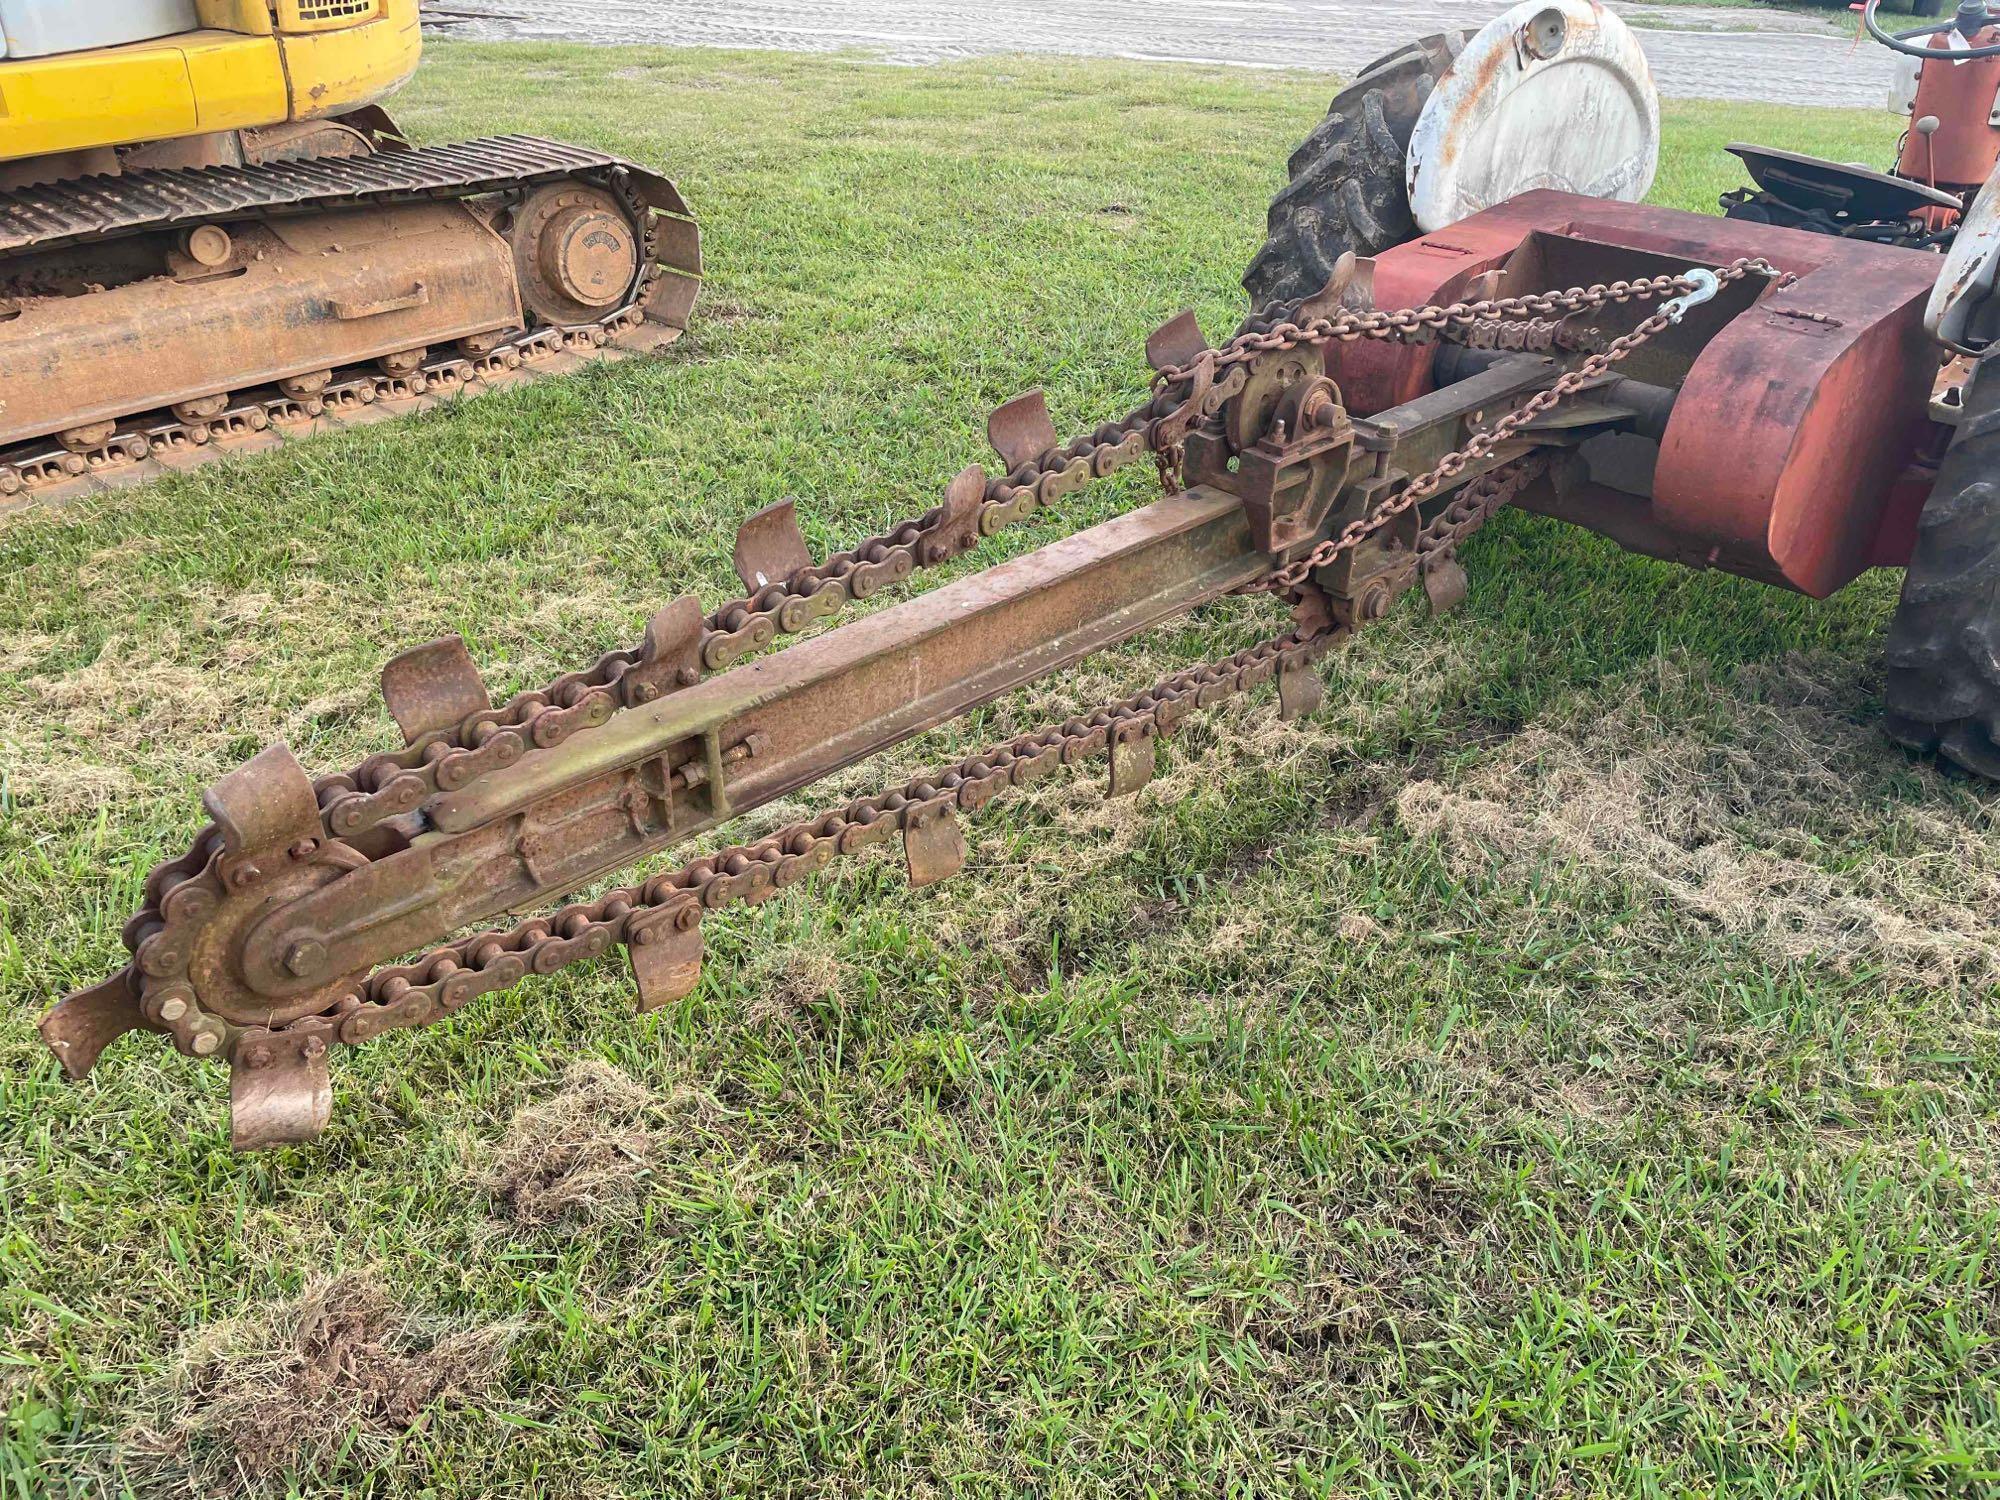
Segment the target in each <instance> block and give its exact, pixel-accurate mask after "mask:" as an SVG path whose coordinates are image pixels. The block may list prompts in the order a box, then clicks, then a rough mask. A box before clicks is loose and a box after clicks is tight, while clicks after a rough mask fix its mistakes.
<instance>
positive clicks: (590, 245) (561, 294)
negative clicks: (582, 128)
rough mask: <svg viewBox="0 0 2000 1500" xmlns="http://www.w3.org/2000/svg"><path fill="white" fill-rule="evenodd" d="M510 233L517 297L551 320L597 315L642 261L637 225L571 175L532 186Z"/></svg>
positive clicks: (623, 294)
mask: <svg viewBox="0 0 2000 1500" xmlns="http://www.w3.org/2000/svg"><path fill="white" fill-rule="evenodd" d="M508 238H509V239H510V240H511V241H512V243H513V246H514V268H515V271H516V273H517V274H518V275H519V276H520V278H521V300H522V301H523V302H525V303H526V304H527V305H528V306H529V307H530V308H531V309H533V310H534V312H535V313H536V314H537V315H538V316H539V317H540V318H541V319H542V320H543V321H545V322H549V323H559V324H567V323H589V322H594V321H595V320H597V319H598V318H601V317H602V316H604V314H605V313H607V312H609V311H610V310H611V309H612V308H614V307H617V306H618V305H619V304H621V303H623V302H624V301H626V300H627V299H628V298H629V297H630V296H631V294H632V291H633V289H634V288H635V287H636V286H637V284H638V280H639V272H640V271H641V269H642V268H643V266H644V263H645V246H644V244H643V243H642V242H641V239H640V235H639V231H638V229H637V227H636V226H634V224H633V223H632V220H631V218H630V217H629V216H628V215H627V214H626V212H625V209H624V207H623V206H622V205H621V204H620V203H619V202H618V200H617V199H616V198H614V197H613V196H612V195H611V194H609V193H607V192H605V191H603V190H602V189H601V188H592V187H584V186H581V185H580V184H576V183H552V184H551V185H549V186H548V187H545V188H541V189H538V190H537V191H536V192H534V193H533V194H531V195H530V196H529V198H528V200H527V202H525V203H523V204H522V205H521V207H520V209H519V211H518V212H516V213H515V215H514V227H513V229H512V231H511V232H510V233H509V235H508Z"/></svg>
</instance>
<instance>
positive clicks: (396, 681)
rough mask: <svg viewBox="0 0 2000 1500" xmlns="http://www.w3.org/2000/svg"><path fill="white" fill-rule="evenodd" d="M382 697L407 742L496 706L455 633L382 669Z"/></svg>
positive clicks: (393, 661)
mask: <svg viewBox="0 0 2000 1500" xmlns="http://www.w3.org/2000/svg"><path fill="white" fill-rule="evenodd" d="M382 699H383V701H384V702H385V703H387V704H388V706H389V717H390V718H392V719H394V720H395V721H396V727H397V728H398V729H400V730H402V731H403V743H404V744H406V745H414V744H415V743H416V742H417V741H418V740H420V739H422V738H423V737H424V736H425V735H428V734H434V733H436V732H438V731H439V730H444V729H449V728H451V727H452V726H453V725H454V724H457V723H459V722H460V721H462V720H464V719H467V718H470V717H471V716H472V715H473V714H476V713H484V712H485V711H486V710H487V709H489V708H491V707H492V706H493V700H492V699H491V698H489V697H488V696H487V694H486V683H485V682H484V680H483V679H481V677H480V675H479V668H478V667H476V666H474V665H473V663H472V653H471V652H469V651H467V650H466V649H465V640H464V638H463V637H462V636H456V635H447V636H440V637H439V638H438V639H437V640H434V641H432V642H431V643H430V644H428V645H425V646H416V647H413V648H412V649H410V650H408V651H405V652H403V653H402V654H401V655H400V656H397V657H394V658H392V659H391V660H390V661H389V662H388V664H387V665H385V666H384V667H383V668H382ZM314 810H315V813H317V810H318V804H317V803H315V804H314Z"/></svg>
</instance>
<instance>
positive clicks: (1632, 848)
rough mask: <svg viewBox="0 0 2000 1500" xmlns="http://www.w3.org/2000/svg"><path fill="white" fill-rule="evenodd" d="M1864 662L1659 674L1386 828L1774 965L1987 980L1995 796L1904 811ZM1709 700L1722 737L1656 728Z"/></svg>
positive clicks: (1995, 875) (1927, 801) (1999, 927)
mask: <svg viewBox="0 0 2000 1500" xmlns="http://www.w3.org/2000/svg"><path fill="white" fill-rule="evenodd" d="M1865 671H1866V668H1865V667H1864V666H1862V665H1861V664H1857V663H1853V662H1849V661H1845V660H1838V659H1831V658H1808V657H1795V658H1791V659H1788V660H1786V661H1784V662H1782V663H1778V664H1775V665H1770V666H1760V667H1754V668H1746V669H1743V670H1742V671H1739V672H1738V673H1736V674H1735V681H1734V683H1733V685H1732V684H1729V683H1712V682H1707V681H1700V680H1697V679H1696V677H1695V675H1694V674H1692V673H1691V672H1689V670H1688V669H1686V668H1684V667H1677V666H1674V665H1672V664H1665V663H1663V664H1662V667H1661V675H1660V678H1659V679H1658V680H1657V681H1655V682H1653V683H1651V684H1646V685H1635V686H1634V687H1633V688H1632V689H1631V690H1629V691H1628V692H1627V693H1626V694H1625V695H1624V696H1623V697H1622V698H1621V699H1620V700H1618V701H1617V702H1616V703H1614V704H1613V706H1612V707H1611V708H1610V709H1609V710H1608V711H1605V712H1603V713H1602V715H1601V716H1599V715H1595V714H1593V715H1592V716H1591V717H1590V719H1589V721H1588V722H1560V721H1556V720H1548V721H1544V722H1540V723H1537V724H1533V725H1530V726H1529V727H1528V729H1526V730H1525V731H1524V732H1523V733H1522V734H1520V735H1519V736H1517V737H1516V738H1514V739H1513V740H1511V741H1510V742H1509V743H1507V744H1506V745H1505V746H1504V747H1502V748H1501V749H1500V750H1499V751H1498V752H1497V753H1496V754H1494V755H1493V756H1492V757H1491V758H1490V759H1489V760H1488V761H1486V762H1485V763H1484V764H1482V765H1480V766H1479V767H1478V768H1477V769H1475V770H1474V771H1473V772H1472V773H1471V774H1469V775H1468V776H1466V777H1465V778H1464V779H1463V780H1461V781H1459V782H1457V783H1456V784H1452V785H1447V784H1445V783H1443V782H1439V781H1419V782H1415V783H1412V784H1411V785H1410V786H1408V787H1406V788H1404V789H1403V791H1402V792H1401V794H1400V795H1399V796H1398V797H1397V799H1396V812H1397V817H1398V820H1399V821H1400V822H1401V824H1402V825H1403V826H1404V827H1405V828H1406V829H1408V830H1409V831H1410V832H1412V833H1414V834H1416V835H1418V836H1420V837H1426V838H1434V839H1436V840H1437V841H1438V843H1439V845H1440V846H1441V848H1442V850H1443V852H1444V854H1445V857H1446V859H1447V861H1448V862H1449V863H1450V864H1451V865H1452V866H1453V868H1454V869H1456V870H1458V871H1460V872H1461V873H1466V872H1471V871H1475V870H1485V869H1490V868H1492V867H1494V866H1495V865H1496V864H1497V865H1498V866H1499V867H1500V868H1502V869H1503V870H1511V871H1518V870H1521V869H1524V868H1529V867H1532V866H1534V865H1536V864H1538V863H1543V862H1547V861H1551V860H1553V861H1556V862H1558V863H1562V864H1568V865H1574V866H1579V867H1582V868H1584V869H1587V870H1591V871H1594V872H1597V873H1599V874H1602V875H1604V876H1607V877H1611V878H1616V879H1621V880H1624V881H1628V882H1631V883H1633V884H1635V885H1636V886H1638V887H1639V888H1641V889H1642V890H1645V891H1647V892H1649V893H1650V894H1651V895H1652V896H1654V897H1655V898H1656V899H1657V900H1658V902H1659V903H1660V904H1661V905H1662V906H1663V907H1665V908H1667V909H1670V910H1672V911H1675V912H1678V913H1681V914H1684V915H1687V916H1692V917H1694V918H1697V919H1699V920H1701V921H1704V922H1709V923H1713V924H1715V925H1716V926H1717V927H1720V928H1721V929H1723V930H1724V931H1727V932H1730V933H1735V934H1742V935H1746V936H1748V937H1749V938H1751V939H1752V940H1753V941H1754V942H1756V943H1757V944H1758V945H1760V946H1761V947H1763V948H1765V949H1766V950H1767V951H1769V952H1770V953H1771V954H1772V955H1773V956H1774V957H1778V958H1781V959H1784V960H1790V961H1810V962H1818V963H1828V964H1832V965H1834V966H1835V967H1836V968H1839V969H1852V968H1854V967H1855V966H1857V965H1860V964H1864V963H1867V964H1874V965H1878V966H1880V968H1881V969H1882V970H1883V971H1884V972H1885V974H1886V975H1887V976H1888V977H1889V978H1890V979H1891V980H1892V981H1897V982H1902V983H1911V984H1949V983H1953V982H1958V983H1991V982H1993V981H1995V980H1996V979H2000V839H1996V838H1995V836H1994V835H1995V824H1996V821H2000V818H1997V817H1996V803H1995V801H1994V798H1993V796H1992V794H1991V793H1990V792H1977V791H1972V790H1969V789H1967V790H1961V791H1960V792H1959V793H1958V794H1957V795H1947V794H1946V792H1947V789H1946V787H1945V786H1944V784H1943V783H1942V782H1941V781H1939V782H1937V784H1936V785H1935V786H1932V785H1930V784H1929V783H1931V782H1933V781H1935V780H1936V778H1934V777H1933V776H1932V775H1931V773H1929V772H1919V773H1918V774H1919V775H1921V776H1922V777H1923V778H1924V780H1925V782H1926V787H1925V791H1926V793H1927V795H1925V796H1922V797H1920V798H1919V797H1904V796H1899V795H1898V794H1897V792H1896V789H1895V781H1896V778H1898V777H1899V776H1901V777H1907V776H1908V775H1909V774H1910V768H1909V765H1908V763H1907V762H1905V761H1903V760H1902V759H1901V758H1900V755H1899V752H1896V751H1894V750H1893V749H1891V748H1890V747H1888V746H1887V745H1885V744H1883V743H1882V741H1881V739H1880V738H1879V736H1878V735H1877V734H1876V732H1875V730H1874V728H1873V727H1872V725H1871V724H1870V723H1868V722H1867V712H1868V710H1867V704H1866V688H1865V686H1864V681H1865V679H1864V676H1863V674H1864V672H1865ZM1690 694H1704V695H1709V696H1710V697H1711V698H1712V699H1713V701H1714V702H1715V704H1716V706H1717V710H1718V712H1720V713H1721V714H1723V715H1724V717H1725V720H1726V722H1725V724H1724V725H1723V732H1722V733H1720V734H1709V733H1705V732H1702V729H1701V728H1700V727H1699V726H1697V727H1695V728H1693V729H1690V728H1689V726H1686V725H1683V724H1678V723H1664V722H1662V720H1661V716H1660V714H1659V712H1658V711H1657V709H1656V708H1655V707H1651V706H1649V705H1656V704H1658V703H1660V702H1661V701H1663V700H1665V701H1674V700H1676V699H1684V698H1685V697H1686V696H1687V695H1690Z"/></svg>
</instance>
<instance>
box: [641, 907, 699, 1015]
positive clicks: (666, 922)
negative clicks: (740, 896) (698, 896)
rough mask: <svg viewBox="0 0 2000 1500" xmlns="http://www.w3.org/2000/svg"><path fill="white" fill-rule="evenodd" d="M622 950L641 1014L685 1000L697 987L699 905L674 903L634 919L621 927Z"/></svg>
mask: <svg viewBox="0 0 2000 1500" xmlns="http://www.w3.org/2000/svg"><path fill="white" fill-rule="evenodd" d="M625 947H626V951H627V952H628V953H629V954H630V955H631V960H632V983H633V987H634V988H635V989H636V990H637V991H638V996H639V1011H640V1013H641V1014H644V1013H645V1012H647V1011H651V1010H658V1009H659V1008H660V1007H661V1006H663V1005H671V1004H673V1003H674V1001H676V1000H683V999H686V998H687V997H688V996H689V995H691V994H693V993H694V990H695V986H696V985H698V984H700V983H701V955H702V938H701V907H700V905H699V904H698V903H697V902H695V901H693V900H687V901H678V902H672V903H668V904H665V905H662V906H659V907H657V908H655V909H654V910H652V911H649V912H646V913H644V914H641V915H636V916H634V917H633V918H631V920H629V921H628V922H627V923H626V924H625Z"/></svg>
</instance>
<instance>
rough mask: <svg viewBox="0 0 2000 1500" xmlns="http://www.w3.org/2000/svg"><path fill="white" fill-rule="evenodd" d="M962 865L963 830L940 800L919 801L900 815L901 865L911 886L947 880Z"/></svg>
mask: <svg viewBox="0 0 2000 1500" xmlns="http://www.w3.org/2000/svg"><path fill="white" fill-rule="evenodd" d="M964 866H965V832H964V830H963V829H961V828H960V827H959V826H958V817H957V815H956V814H955V813H954V812H953V811H952V810H951V806H950V805H949V804H948V803H946V802H943V801H938V802H932V803H926V804H921V805H919V806H917V807H913V808H911V809H910V810H909V813H908V814H907V816H905V817H904V819H903V867H904V869H905V870H906V871H908V873H909V877H910V884H911V885H913V886H920V887H921V886H926V885H936V884H937V883H938V882H939V881H941V880H949V879H951V877H952V876H954V875H956V874H957V873H958V872H959V871H960V870H961V869H963V868H964Z"/></svg>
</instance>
